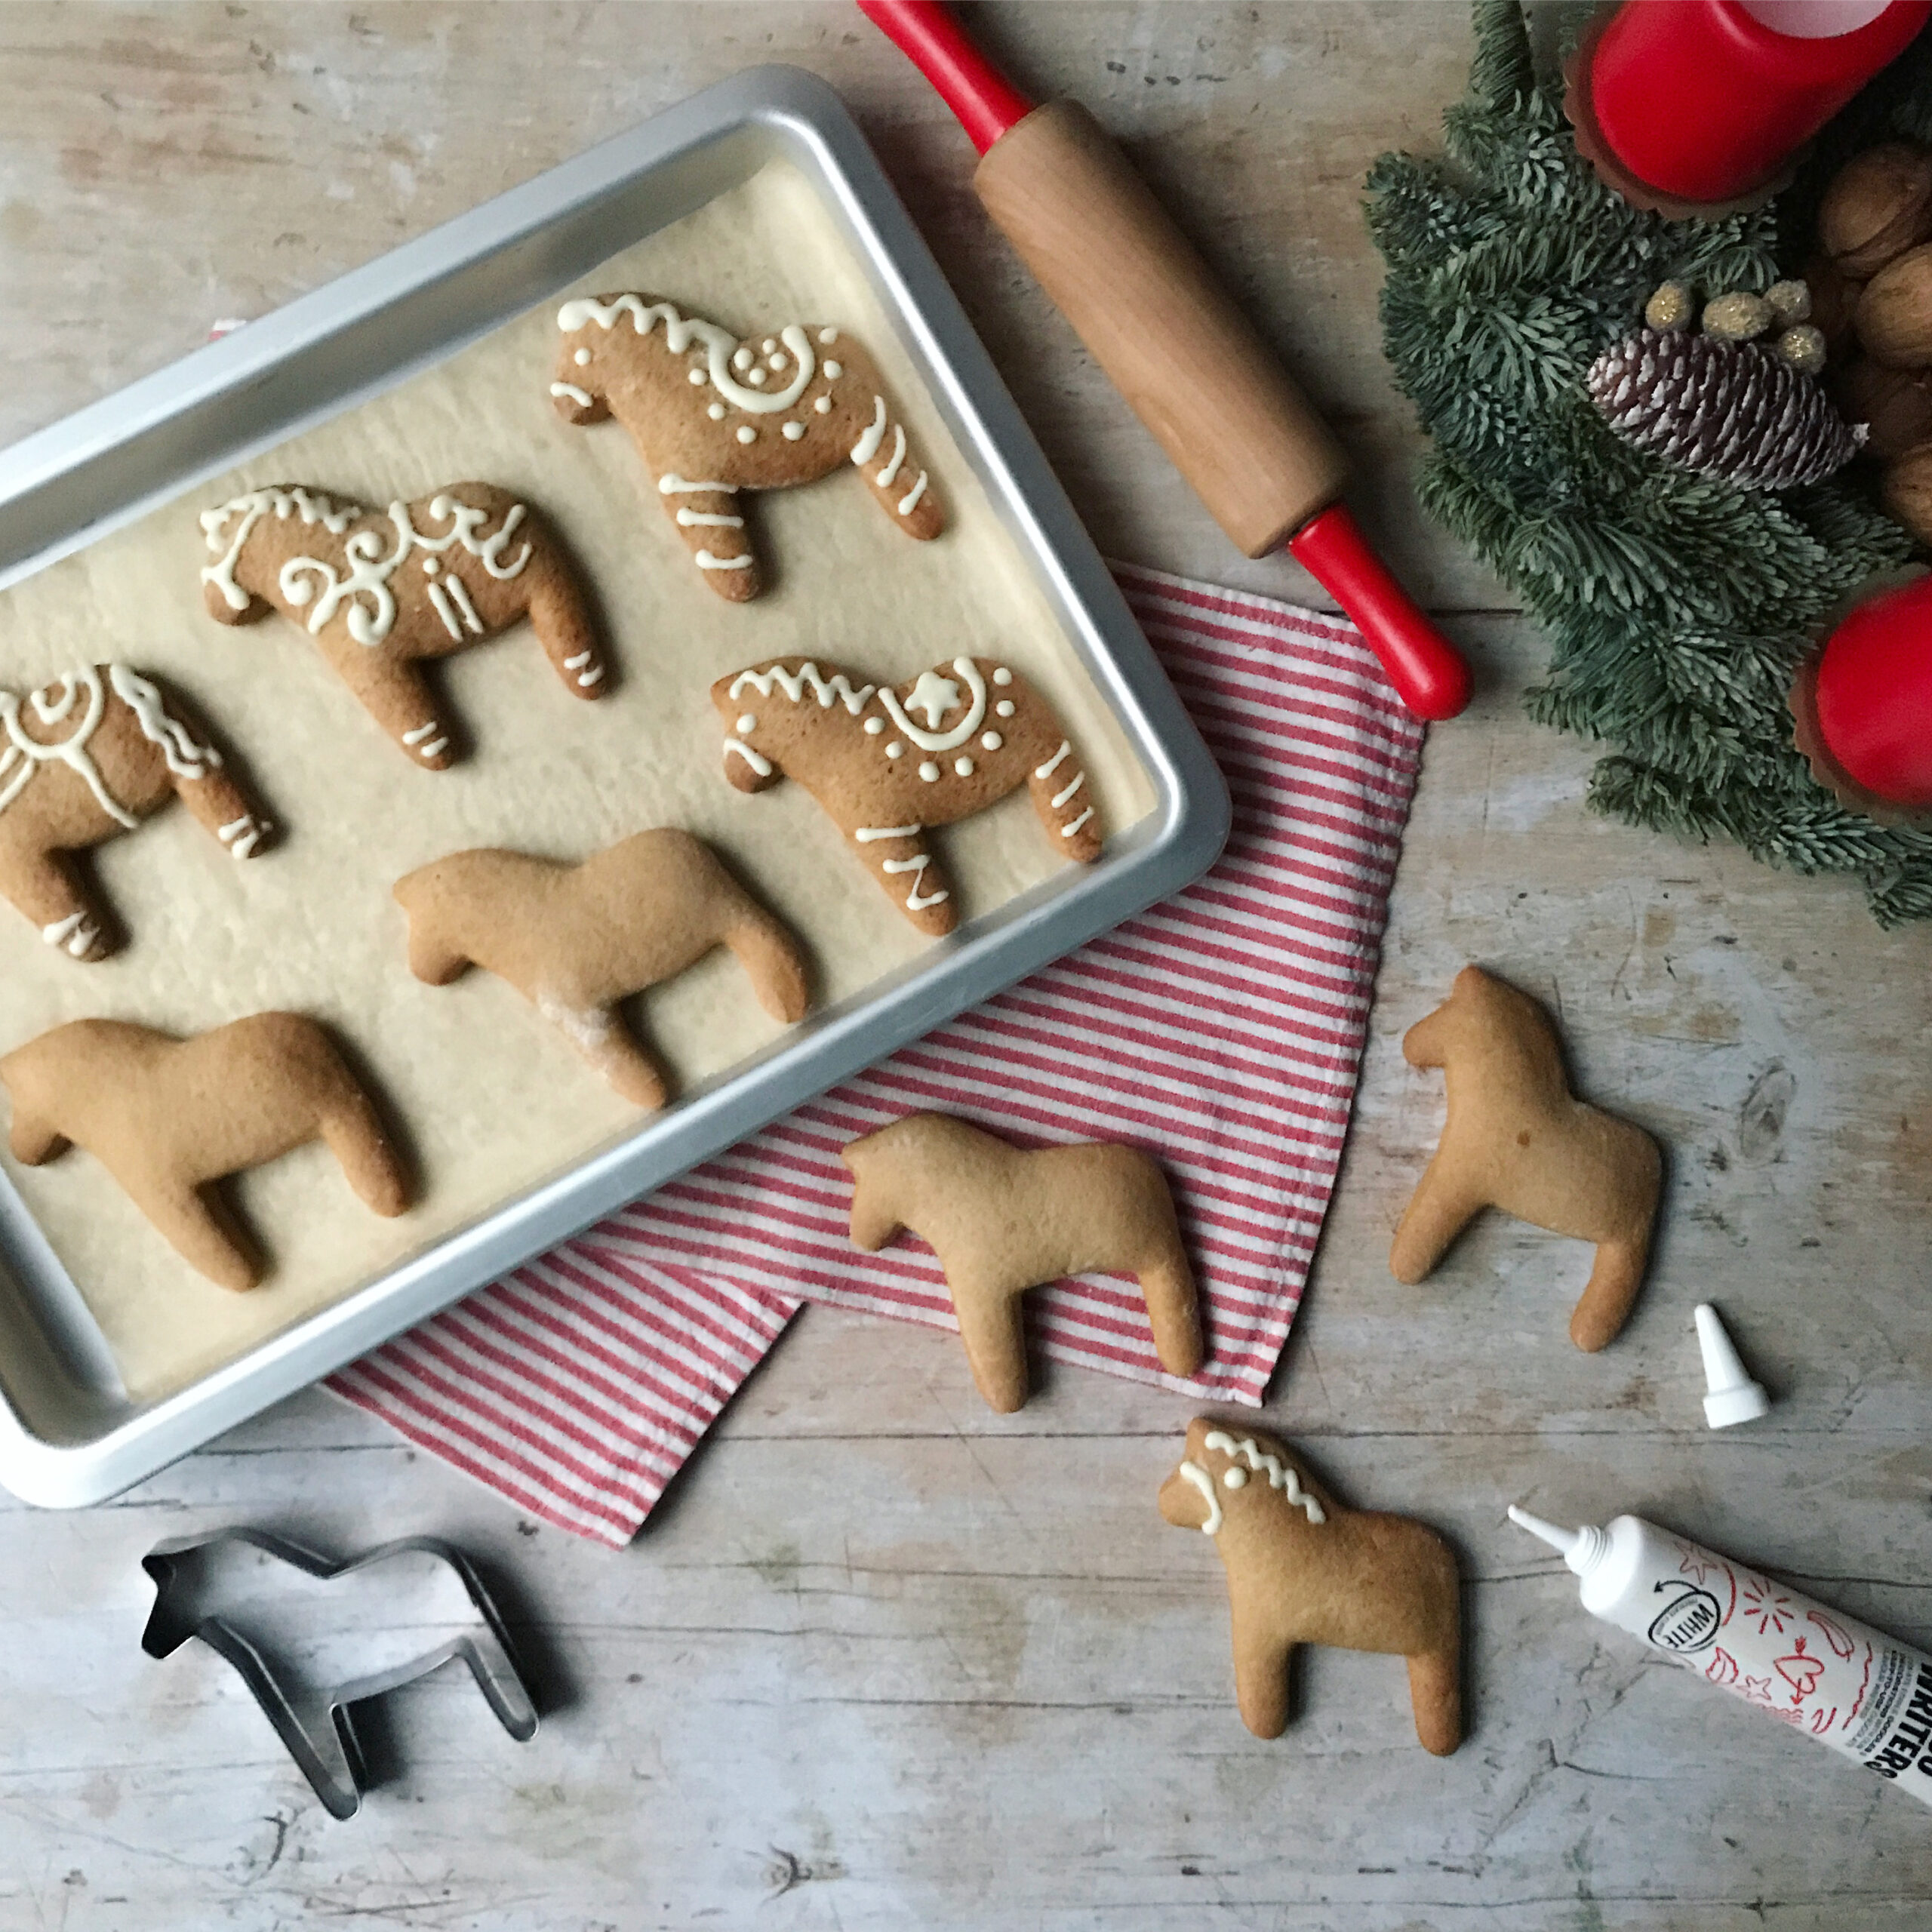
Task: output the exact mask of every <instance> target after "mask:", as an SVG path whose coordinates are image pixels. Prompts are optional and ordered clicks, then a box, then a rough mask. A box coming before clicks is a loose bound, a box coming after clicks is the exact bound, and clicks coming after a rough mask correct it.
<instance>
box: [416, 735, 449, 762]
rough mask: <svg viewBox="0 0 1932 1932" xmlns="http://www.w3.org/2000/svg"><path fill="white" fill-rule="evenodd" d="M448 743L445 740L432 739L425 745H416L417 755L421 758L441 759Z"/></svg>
mask: <svg viewBox="0 0 1932 1932" xmlns="http://www.w3.org/2000/svg"><path fill="white" fill-rule="evenodd" d="M449 742H450V741H449V740H448V739H447V738H432V739H431V740H429V743H427V744H426V745H418V746H417V748H416V749H417V753H418V755H420V756H421V757H423V758H441V756H442V755H443V753H444V752H445V751H446V750H448V748H449Z"/></svg>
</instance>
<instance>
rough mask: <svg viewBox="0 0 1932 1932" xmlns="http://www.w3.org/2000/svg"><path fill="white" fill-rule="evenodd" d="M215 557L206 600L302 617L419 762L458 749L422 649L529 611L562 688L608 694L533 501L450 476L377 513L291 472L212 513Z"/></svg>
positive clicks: (253, 616)
mask: <svg viewBox="0 0 1932 1932" xmlns="http://www.w3.org/2000/svg"><path fill="white" fill-rule="evenodd" d="M202 530H203V531H204V532H205V534H206V535H207V537H208V548H209V549H211V551H213V552H214V553H215V557H216V561H214V563H212V564H209V565H205V566H204V567H203V568H202V595H203V601H205V603H206V604H207V605H208V614H209V615H210V616H211V617H215V618H217V619H218V620H220V622H221V623H224V624H249V623H254V622H255V621H256V620H257V619H258V618H260V617H266V615H267V614H268V612H269V610H270V609H271V608H272V609H275V610H277V611H281V614H283V615H284V616H285V617H289V618H291V619H293V620H294V621H295V622H296V623H299V624H300V625H302V626H303V627H304V628H305V629H306V630H307V631H308V632H309V635H310V636H312V638H315V641H316V642H317V643H318V645H320V646H321V650H322V654H323V656H324V657H326V658H327V659H328V661H329V663H330V664H331V666H333V667H334V670H335V671H336V672H337V675H339V676H340V678H341V679H342V681H343V683H344V684H346V685H348V687H349V689H350V690H351V691H353V692H354V693H355V696H356V697H358V698H359V699H360V700H361V703H362V705H363V706H364V708H365V709H366V710H367V711H368V712H369V714H370V715H371V717H372V718H374V719H375V721H376V722H377V724H380V725H381V726H382V728H383V730H384V731H386V732H388V734H389V736H390V737H392V738H393V739H395V741H396V743H398V745H400V746H401V747H402V749H404V751H405V752H407V753H408V755H409V756H410V757H411V758H412V759H413V760H414V761H415V762H416V763H417V764H420V765H422V766H423V767H425V768H426V769H428V770H429V771H443V770H444V769H445V768H447V767H448V765H450V764H451V763H453V762H454V758H453V757H452V755H451V731H450V727H449V725H448V723H447V722H446V721H444V720H443V719H441V718H439V717H438V715H437V712H436V706H435V701H434V700H433V699H432V697H431V696H430V694H429V687H428V685H426V683H425V682H424V681H423V675H422V673H421V672H420V671H419V670H417V668H416V667H417V663H418V662H419V661H420V660H423V659H425V658H432V657H449V656H451V654H453V653H454V652H457V651H466V650H468V649H469V647H470V646H471V645H472V644H480V643H481V642H482V641H484V640H485V638H491V637H494V636H495V635H497V633H498V632H500V631H505V630H507V629H509V627H510V626H512V624H515V623H521V621H522V620H524V619H525V617H528V619H529V620H530V622H531V626H532V628H533V629H534V630H535V631H536V632H537V641H538V642H539V643H540V645H542V646H543V651H544V654H545V655H546V657H548V658H549V660H550V662H551V664H552V666H553V667H554V668H555V671H556V673H557V675H558V678H561V680H562V681H563V685H564V688H565V690H566V691H568V692H569V693H570V694H571V696H572V697H581V698H598V697H602V696H603V695H604V691H605V683H604V678H605V666H604V664H603V662H602V660H601V659H600V658H599V657H598V653H597V640H596V637H595V633H594V632H593V629H592V624H591V620H590V613H589V609H588V608H587V606H586V603H585V600H584V597H583V592H582V591H581V590H580V589H579V587H578V585H577V577H576V574H575V573H574V571H573V570H572V568H571V565H570V563H569V561H568V559H567V558H566V557H565V554H564V552H563V549H562V546H561V544H560V543H558V540H557V538H556V537H555V534H554V533H553V532H552V531H551V530H550V529H549V527H548V526H547V525H546V524H545V523H544V521H543V519H542V518H540V516H539V515H537V512H535V511H534V510H533V509H531V507H530V506H529V505H528V503H520V502H518V500H517V499H516V498H515V497H513V496H512V495H511V494H510V493H509V491H507V490H499V489H497V488H495V487H494V485H491V484H488V483H453V484H451V485H450V487H449V488H448V489H447V490H439V491H437V492H436V494H435V495H434V496H432V497H419V498H417V500H416V501H415V502H414V503H392V504H390V506H389V508H388V509H386V510H383V511H381V512H373V511H369V510H365V509H361V508H360V507H359V506H358V505H356V504H354V503H337V502H335V501H334V500H332V499H331V498H330V497H325V496H324V495H323V494H321V491H317V490H309V489H303V488H298V487H297V486H296V485H292V484H291V485H285V486H280V485H278V486H271V487H269V488H265V489H260V490H251V491H248V494H246V495H245V496H240V497H235V498H234V499H233V500H232V501H231V502H229V503H224V504H223V505H222V506H220V508H219V509H211V510H204V511H203V512H202Z"/></svg>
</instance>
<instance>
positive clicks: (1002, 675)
mask: <svg viewBox="0 0 1932 1932" xmlns="http://www.w3.org/2000/svg"><path fill="white" fill-rule="evenodd" d="M1012 681H1013V673H1012V672H1011V671H1009V670H1008V669H1007V668H1006V666H1004V664H1002V665H1001V666H1000V667H999V669H998V670H996V671H995V672H994V673H993V682H994V683H995V684H996V685H1010V684H1011V683H1012Z"/></svg>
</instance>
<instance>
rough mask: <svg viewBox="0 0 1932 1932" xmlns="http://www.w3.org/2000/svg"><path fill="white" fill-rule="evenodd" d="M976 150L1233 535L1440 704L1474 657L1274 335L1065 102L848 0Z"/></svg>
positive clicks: (1119, 380) (1148, 420)
mask: <svg viewBox="0 0 1932 1932" xmlns="http://www.w3.org/2000/svg"><path fill="white" fill-rule="evenodd" d="M858 4H859V7H860V11H862V12H863V13H864V14H865V15H866V17H867V18H868V19H869V20H872V21H873V22H874V23H875V24H876V25H878V26H880V27H881V28H882V29H884V32H886V33H887V35H889V36H890V38H891V39H892V40H893V41H894V42H896V43H897V45H898V47H899V48H900V51H902V52H903V53H904V54H906V55H907V56H909V57H910V59H911V60H912V62H913V63H914V65H915V66H917V67H918V69H919V70H920V72H921V73H923V74H924V75H925V77H926V78H927V79H928V80H929V81H930V82H931V83H932V84H933V85H934V88H936V89H937V91H938V92H939V94H940V97H941V98H942V99H943V100H944V101H945V103H946V105H947V106H949V108H951V109H952V112H954V114H955V115H957V116H958V119H959V122H960V125H961V126H962V127H963V128H964V129H965V131H966V133H967V134H968V137H970V139H971V141H972V143H973V145H974V146H975V147H976V148H977V149H979V151H980V165H979V168H978V169H977V171H976V173H975V174H974V177H973V185H974V188H975V189H977V191H978V193H979V196H980V200H981V201H982V202H983V203H984V204H985V205H986V211H987V213H988V214H990V215H991V216H992V218H993V220H995V222H997V223H998V224H999V226H1000V227H1001V229H1004V231H1005V232H1006V235H1007V236H1008V238H1009V239H1010V240H1011V242H1012V243H1013V245H1014V247H1015V248H1017V249H1018V250H1019V251H1020V255H1021V257H1023V259H1024V260H1025V261H1026V265H1027V266H1028V267H1029V268H1030V269H1032V271H1033V273H1034V274H1035V275H1036V276H1037V277H1038V279H1039V281H1040V283H1041V286H1042V287H1043V288H1044V289H1045V290H1046V291H1047V293H1048V295H1050V296H1051V297H1052V298H1053V300H1054V305H1055V306H1057V308H1058V309H1060V312H1061V314H1063V315H1065V316H1066V318H1067V320H1068V321H1069V322H1071V323H1072V325H1073V328H1074V332H1075V334H1077V335H1078V337H1080V339H1081V341H1082V342H1084V343H1085V344H1086V345H1087V346H1088V349H1090V350H1091V352H1092V353H1093V355H1094V360H1095V361H1097V362H1098V363H1099V364H1100V367H1101V368H1103V369H1104V370H1106V372H1107V374H1109V376H1110V377H1112V379H1113V381H1114V383H1115V386H1116V387H1118V389H1119V390H1120V392H1121V395H1124V397H1125V398H1126V399H1127V401H1128V405H1129V406H1130V407H1131V408H1132V409H1133V411H1134V414H1136V415H1137V416H1138V417H1140V420H1141V421H1142V422H1143V423H1145V424H1146V426H1147V427H1148V428H1149V429H1150V430H1152V432H1153V433H1154V435H1155V437H1156V438H1158V441H1159V442H1160V445H1161V448H1163V449H1164V450H1165V451H1167V453H1168V456H1169V457H1171V459H1172V460H1173V462H1174V466H1175V467H1176V468H1177V469H1179V470H1180V473H1181V474H1182V475H1183V476H1184V477H1185V478H1186V479H1187V481H1188V482H1189V484H1190V485H1192V487H1193V489H1194V491H1195V494H1196V495H1197V496H1198V497H1200V499H1201V502H1202V503H1204V504H1205V505H1206V506H1207V509H1209V511H1210V512H1212V514H1213V515H1214V520H1215V521H1217V523H1218V524H1220V526H1221V528H1223V530H1224V531H1226V532H1227V534H1228V535H1229V537H1230V538H1232V540H1233V541H1234V543H1235V545H1236V546H1238V548H1239V549H1241V551H1242V552H1243V553H1244V555H1247V556H1250V557H1262V556H1266V555H1267V554H1268V553H1269V552H1270V551H1272V550H1275V549H1279V548H1281V546H1283V545H1284V544H1285V545H1286V546H1287V549H1288V550H1289V552H1290V553H1291V555H1293V556H1294V558H1295V559H1296V561H1297V562H1299V563H1300V564H1301V565H1303V567H1304V568H1306V570H1307V571H1309V573H1310V574H1312V575H1313V576H1314V577H1316V578H1317V579H1318V580H1319V581H1320V582H1321V583H1322V584H1323V585H1324V586H1326V587H1327V590H1328V592H1330V594H1331V595H1332V596H1333V597H1334V599H1335V601H1336V602H1337V603H1338V604H1339V605H1341V607H1342V608H1343V610H1344V611H1346V612H1347V613H1348V614H1349V617H1350V618H1351V619H1352V620H1353V621H1354V623H1355V626H1356V628H1357V629H1359V630H1360V631H1361V634H1362V635H1363V637H1364V638H1365V639H1366V640H1367V643H1368V645H1369V646H1370V648H1371V649H1372V650H1373V651H1374V653H1375V654H1376V656H1377V657H1378V658H1379V659H1380V660H1381V662H1382V666H1383V669H1384V671H1386V672H1387V674H1388V677H1389V682H1390V683H1391V684H1392V685H1394V686H1395V690H1396V691H1397V692H1398V694H1399V695H1400V696H1401V699H1402V701H1403V703H1405V704H1406V705H1407V706H1408V707H1409V709H1411V711H1413V712H1415V713H1416V715H1417V716H1418V717H1421V718H1453V717H1454V716H1455V715H1456V714H1457V712H1459V711H1460V710H1461V709H1463V706H1465V705H1466V704H1467V703H1469V666H1467V665H1466V663H1463V660H1462V658H1461V657H1460V655H1459V654H1457V650H1456V648H1455V646H1454V645H1452V644H1451V642H1450V641H1449V640H1448V639H1447V638H1445V637H1444V635H1442V634H1441V632H1440V631H1438V629H1436V628H1435V625H1434V624H1432V623H1431V622H1430V621H1429V618H1428V617H1426V615H1425V614H1423V611H1421V609H1420V608H1418V606H1417V605H1416V604H1415V602H1414V600H1413V599H1411V597H1410V596H1409V595H1408V593H1407V592H1406V591H1405V590H1404V589H1403V588H1402V586H1401V585H1400V584H1399V583H1397V582H1396V581H1395V578H1394V577H1392V575H1391V574H1389V571H1388V570H1387V568H1386V567H1385V566H1384V565H1383V562H1382V561H1381V559H1380V558H1379V557H1377V555H1376V554H1375V552H1374V551H1373V550H1371V549H1370V548H1369V546H1368V543H1367V540H1366V539H1365V538H1364V537H1363V535H1362V534H1361V530H1360V529H1359V528H1358V527H1357V525H1356V523H1355V518H1353V517H1352V516H1351V515H1349V511H1348V509H1347V507H1346V506H1345V505H1344V504H1343V503H1342V501H1341V495H1342V491H1343V486H1344V485H1345V484H1346V481H1347V478H1348V460H1347V458H1346V457H1345V456H1344V455H1343V453H1342V448H1341V445H1340V444H1339V443H1337V441H1336V440H1335V438H1334V435H1332V434H1331V432H1330V430H1329V429H1328V426H1327V424H1326V423H1324V422H1323V421H1322V420H1321V417H1319V416H1318V415H1317V414H1315V410H1314V408H1313V406H1312V405H1311V404H1310V403H1309V400H1308V398H1306V396H1304V395H1303V394H1302V392H1301V391H1300V389H1299V388H1298V387H1297V386H1296V384H1295V381H1294V378H1293V377H1291V376H1290V375H1289V374H1288V372H1287V371H1286V370H1285V369H1284V368H1282V366H1281V362H1280V361H1279V360H1278V358H1276V356H1275V354H1274V352H1273V351H1272V349H1269V346H1268V345H1267V344H1266V343H1265V342H1263V340H1262V339H1261V337H1260V333H1259V332H1258V331H1257V330H1256V328H1254V325H1253V324H1252V323H1251V322H1250V321H1248V319H1247V317H1246V316H1245V315H1243V314H1242V313H1241V310H1240V309H1238V308H1237V307H1236V306H1235V303H1234V302H1233V300H1232V298H1231V297H1229V294H1228V292H1227V291H1226V289H1225V288H1223V287H1222V286H1221V285H1220V282H1219V281H1217V280H1216V278H1215V277H1214V272H1213V271H1212V270H1211V269H1210V268H1209V267H1208V266H1207V263H1205V262H1204V261H1203V260H1201V257H1200V255H1199V254H1198V252H1197V251H1195V248H1194V246H1193V245H1192V243H1191V242H1189V240H1188V239H1187V238H1186V236H1185V235H1183V234H1182V233H1181V232H1180V229H1178V228H1177V227H1176V226H1175V225H1174V221H1173V219H1172V218H1171V217H1170V216H1169V215H1168V212H1167V211H1166V210H1165V209H1164V208H1162V207H1161V205H1160V203H1159V202H1157V201H1156V200H1155V198H1154V197H1153V195H1152V193H1151V192H1149V189H1148V187H1147V185H1146V183H1145V182H1143V180H1141V178H1140V176H1139V175H1138V174H1136V173H1135V172H1134V168H1133V167H1132V165H1131V163H1130V162H1128V159H1127V158H1126V156H1125V155H1123V154H1122V153H1121V151H1120V150H1119V149H1118V148H1117V147H1116V146H1115V145H1114V144H1113V143H1112V141H1111V140H1109V139H1108V137H1107V135H1106V133H1105V131H1103V129H1102V128H1101V126H1100V123H1099V122H1097V121H1096V120H1095V119H1094V117H1093V116H1092V115H1091V114H1089V113H1088V112H1087V110H1086V109H1084V107H1081V106H1080V105H1079V104H1078V103H1077V102H1074V101H1070V100H1057V101H1051V102H1049V103H1047V104H1046V105H1045V106H1041V107H1036V106H1034V105H1033V103H1032V102H1031V101H1029V100H1027V99H1026V97H1025V96H1024V95H1023V94H1020V92H1019V91H1017V89H1015V88H1014V87H1013V86H1012V85H1011V83H1010V82H1008V80H1007V79H1006V78H1005V77H1004V75H1002V74H1001V73H1000V72H999V71H998V69H996V68H995V66H993V65H992V63H991V62H990V61H989V60H987V59H986V57H985V55H983V54H981V53H980V51H979V49H978V48H976V47H975V46H974V45H973V43H972V42H971V41H970V40H969V39H968V38H967V36H966V35H965V34H964V32H963V31H962V30H961V27H960V26H959V23H958V21H957V20H955V19H954V18H953V17H952V13H951V11H950V10H949V8H947V7H946V5H943V0H858Z"/></svg>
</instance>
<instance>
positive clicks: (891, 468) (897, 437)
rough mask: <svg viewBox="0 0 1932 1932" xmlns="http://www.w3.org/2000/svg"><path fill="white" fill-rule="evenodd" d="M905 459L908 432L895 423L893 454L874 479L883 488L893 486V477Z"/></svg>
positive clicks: (893, 427) (893, 429)
mask: <svg viewBox="0 0 1932 1932" xmlns="http://www.w3.org/2000/svg"><path fill="white" fill-rule="evenodd" d="M905 460H906V432H905V430H904V429H903V428H902V427H901V426H900V425H899V424H898V423H894V424H893V426H892V454H891V457H889V458H888V460H887V462H886V465H885V467H884V469H881V471H880V472H878V475H876V476H875V477H874V478H873V479H872V480H873V481H874V482H875V483H876V484H877V485H878V487H879V488H881V490H889V489H890V488H891V487H892V479H893V478H894V477H895V476H897V475H898V474H899V471H900V466H901V465H902V464H903V463H904V462H905Z"/></svg>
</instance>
